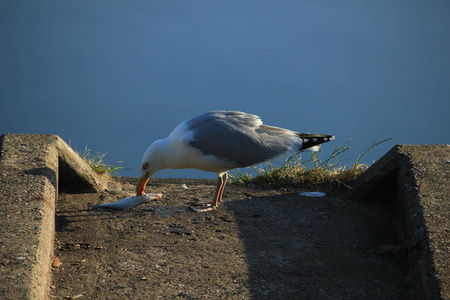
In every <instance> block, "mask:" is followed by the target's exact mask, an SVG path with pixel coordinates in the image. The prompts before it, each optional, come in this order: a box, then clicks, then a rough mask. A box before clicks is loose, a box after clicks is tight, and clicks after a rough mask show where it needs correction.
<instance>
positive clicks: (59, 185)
mask: <svg viewBox="0 0 450 300" xmlns="http://www.w3.org/2000/svg"><path fill="white" fill-rule="evenodd" d="M0 150H1V152H0V279H1V280H0V299H47V298H48V293H49V287H50V282H51V261H52V254H53V241H54V234H55V201H56V199H57V195H58V193H59V192H77V193H81V192H96V191H102V190H104V189H105V188H106V187H107V182H106V181H105V180H104V179H102V178H101V177H100V176H98V175H97V174H96V173H95V172H93V171H92V170H91V168H90V167H89V166H87V165H86V163H85V162H84V161H83V160H82V159H81V158H80V157H79V156H78V155H77V154H76V153H75V152H74V151H73V150H72V149H71V148H70V147H69V146H68V145H67V144H66V143H65V142H64V141H62V140H61V139H60V138H59V137H57V136H54V135H28V134H25V135H11V134H8V135H3V136H1V137H0ZM449 161H450V146H448V145H420V146H410V145H398V146H396V147H394V148H393V149H392V150H390V151H389V152H388V153H387V154H386V155H385V156H383V157H382V158H381V159H380V160H378V161H377V162H376V163H375V164H374V165H373V166H372V167H370V168H369V169H368V170H367V171H366V172H364V174H363V175H362V176H361V177H360V178H359V179H358V180H357V181H355V182H354V187H355V189H354V192H353V193H352V194H351V195H350V197H351V198H355V199H358V200H360V201H390V202H392V203H394V204H396V207H397V209H398V211H399V214H400V217H401V219H402V223H403V227H404V228H403V231H404V233H405V237H406V241H407V244H408V247H409V259H410V269H411V272H412V277H413V280H414V287H415V295H416V298H417V299H450V271H449V262H450V236H449V233H450V222H449V220H450V200H449V195H450V184H449V178H450V163H449Z"/></svg>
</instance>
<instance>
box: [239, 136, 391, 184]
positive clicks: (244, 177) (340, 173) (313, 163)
mask: <svg viewBox="0 0 450 300" xmlns="http://www.w3.org/2000/svg"><path fill="white" fill-rule="evenodd" d="M389 140H391V139H385V140H382V141H378V142H376V143H374V144H373V145H372V146H370V147H369V148H368V149H367V150H366V151H365V152H364V153H363V154H361V155H359V156H358V157H357V159H356V160H355V162H354V163H353V164H352V165H351V166H345V165H343V164H342V163H341V162H339V160H338V158H339V156H340V155H341V154H342V153H343V152H345V151H347V150H348V149H350V147H349V146H348V143H349V142H350V140H349V141H347V143H345V144H344V145H343V146H338V147H336V148H335V149H334V151H333V152H332V153H331V155H330V157H328V158H327V159H326V160H324V161H322V160H321V159H320V156H321V153H322V152H321V151H319V152H309V153H310V154H309V155H310V157H309V159H307V160H305V161H302V154H297V155H294V156H291V157H290V158H288V159H287V160H286V162H285V163H284V164H283V165H282V166H280V167H275V166H274V165H273V164H272V163H270V162H269V163H265V164H262V165H259V166H256V167H251V168H246V169H245V171H244V172H242V171H241V170H237V171H235V173H236V176H235V180H236V181H238V182H241V183H244V184H261V185H271V186H298V185H305V184H307V185H318V184H323V183H329V182H337V183H339V184H343V185H346V182H350V181H352V180H354V179H356V178H357V177H358V176H359V175H361V174H362V173H363V172H364V171H365V170H366V169H367V168H368V166H367V165H365V164H362V163H361V160H362V159H363V157H364V156H365V155H366V154H367V153H369V152H370V151H371V150H372V149H373V148H374V147H376V146H377V145H379V144H381V143H384V142H386V141H389ZM255 174H256V175H255Z"/></svg>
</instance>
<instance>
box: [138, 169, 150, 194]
mask: <svg viewBox="0 0 450 300" xmlns="http://www.w3.org/2000/svg"><path fill="white" fill-rule="evenodd" d="M149 178H150V176H148V174H145V175H144V176H141V177H140V178H139V181H138V183H137V185H136V195H143V194H145V185H146V184H147V182H148V180H149Z"/></svg>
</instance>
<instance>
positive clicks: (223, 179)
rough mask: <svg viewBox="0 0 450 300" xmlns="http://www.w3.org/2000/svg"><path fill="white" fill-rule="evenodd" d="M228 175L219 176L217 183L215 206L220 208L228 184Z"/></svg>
mask: <svg viewBox="0 0 450 300" xmlns="http://www.w3.org/2000/svg"><path fill="white" fill-rule="evenodd" d="M227 180H228V174H227V173H224V174H223V175H222V176H219V180H218V182H217V189H216V193H215V194H214V206H215V207H217V206H219V205H220V204H221V203H222V202H223V201H222V195H223V191H224V190H225V185H226V184H227Z"/></svg>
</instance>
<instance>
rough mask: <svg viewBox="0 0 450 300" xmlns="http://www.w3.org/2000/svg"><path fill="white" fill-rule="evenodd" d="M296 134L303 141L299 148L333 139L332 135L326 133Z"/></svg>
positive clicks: (306, 147) (303, 148) (309, 146)
mask: <svg viewBox="0 0 450 300" xmlns="http://www.w3.org/2000/svg"><path fill="white" fill-rule="evenodd" d="M297 135H298V137H299V138H301V139H302V141H303V142H302V148H301V149H300V150H305V149H308V148H311V147H314V146H317V145H320V144H323V143H326V142H329V141H332V140H334V139H335V137H334V136H333V135H326V134H311V133H298V134H297Z"/></svg>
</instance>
